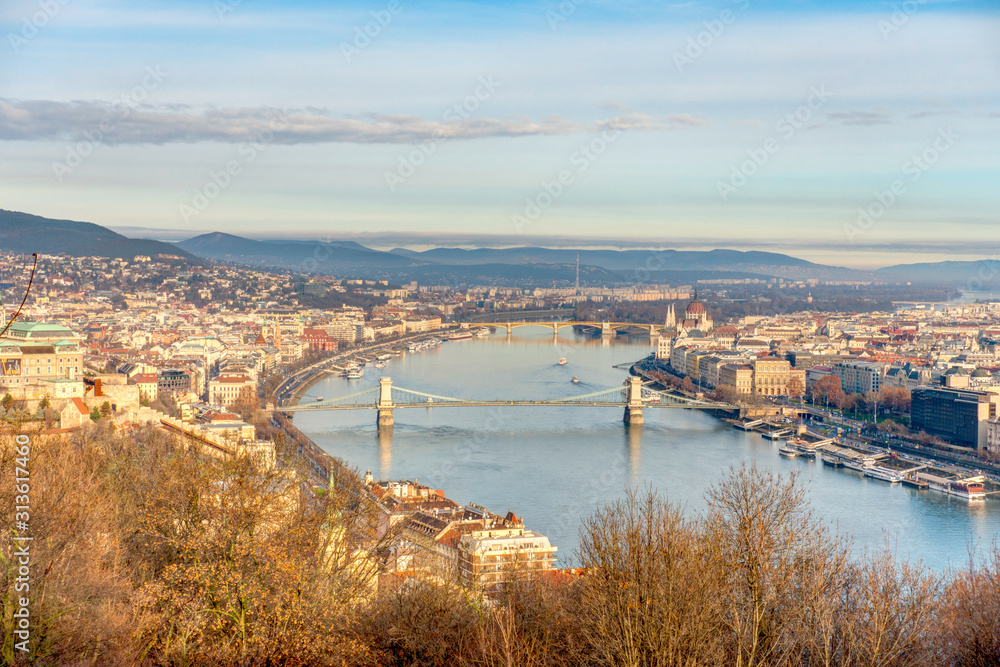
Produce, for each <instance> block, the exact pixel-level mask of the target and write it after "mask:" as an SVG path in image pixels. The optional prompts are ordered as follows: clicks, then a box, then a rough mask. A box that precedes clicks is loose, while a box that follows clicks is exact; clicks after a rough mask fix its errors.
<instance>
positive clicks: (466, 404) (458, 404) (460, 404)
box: [274, 401, 736, 412]
mask: <svg viewBox="0 0 1000 667" xmlns="http://www.w3.org/2000/svg"><path fill="white" fill-rule="evenodd" d="M500 405H508V406H512V407H566V406H576V407H585V408H624V407H625V406H627V405H628V403H626V402H625V401H617V402H615V401H440V402H432V403H427V402H421V403H394V404H393V405H392V407H391V408H390V409H392V410H399V409H401V408H483V407H492V406H500ZM642 408H643V409H644V410H645V409H647V408H651V409H656V408H682V409H688V410H690V409H697V410H735V409H736V406H733V405H727V404H724V403H663V402H660V403H644V404H643V406H642ZM377 409H379V406H378V405H376V404H374V403H363V404H358V405H295V406H289V407H285V408H274V410H275V411H276V412H302V411H305V410H377Z"/></svg>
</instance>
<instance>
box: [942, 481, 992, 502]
mask: <svg viewBox="0 0 1000 667" xmlns="http://www.w3.org/2000/svg"><path fill="white" fill-rule="evenodd" d="M948 493H949V494H950V495H953V496H958V497H959V498H965V499H966V500H985V499H986V492H985V490H984V488H983V485H982V484H981V483H980V482H951V483H949V484H948Z"/></svg>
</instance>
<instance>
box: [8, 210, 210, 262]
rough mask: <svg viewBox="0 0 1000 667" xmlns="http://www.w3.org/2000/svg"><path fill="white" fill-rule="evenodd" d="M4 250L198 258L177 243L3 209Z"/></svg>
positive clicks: (26, 252)
mask: <svg viewBox="0 0 1000 667" xmlns="http://www.w3.org/2000/svg"><path fill="white" fill-rule="evenodd" d="M0 248H2V249H3V250H8V251H12V252H19V253H24V254H29V255H30V254H31V253H33V252H37V253H38V254H40V255H59V254H66V255H71V256H74V257H88V256H89V257H116V258H125V259H131V258H132V257H135V256H136V255H147V256H149V257H155V256H156V255H176V256H179V257H181V258H183V259H185V260H188V261H197V258H196V257H195V256H194V255H191V254H190V253H188V252H187V251H186V250H183V249H180V248H178V247H177V246H176V245H174V244H173V243H164V242H162V241H150V240H147V239H130V238H128V237H127V236H122V235H121V234H118V233H117V232H113V231H111V230H110V229H108V228H107V227H101V226H100V225H95V224H93V223H91V222H78V221H76V220H52V219H49V218H43V217H41V216H38V215H31V214H30V213H20V212H18V211H6V210H3V209H0Z"/></svg>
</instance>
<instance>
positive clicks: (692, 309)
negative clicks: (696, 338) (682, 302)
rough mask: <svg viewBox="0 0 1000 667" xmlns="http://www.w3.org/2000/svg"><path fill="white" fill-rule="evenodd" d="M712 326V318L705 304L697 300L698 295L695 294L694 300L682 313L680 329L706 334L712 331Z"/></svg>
mask: <svg viewBox="0 0 1000 667" xmlns="http://www.w3.org/2000/svg"><path fill="white" fill-rule="evenodd" d="M712 326H713V324H712V316H711V315H710V314H709V312H708V308H706V307H705V304H704V303H702V302H701V300H700V299H698V293H697V292H695V295H694V299H692V300H691V303H689V304H688V307H687V310H685V311H684V319H683V320H682V321H681V323H680V328H683V329H697V330H698V331H703V332H708V331H711V330H712Z"/></svg>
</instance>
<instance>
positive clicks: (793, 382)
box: [785, 375, 806, 398]
mask: <svg viewBox="0 0 1000 667" xmlns="http://www.w3.org/2000/svg"><path fill="white" fill-rule="evenodd" d="M785 391H786V392H787V393H788V395H789V396H790V397H791V398H798V397H800V396H802V395H803V394H804V393H805V391H806V388H805V386H803V384H802V378H800V377H799V376H798V375H793V376H792V378H791V379H790V380H788V385H787V386H786V388H785Z"/></svg>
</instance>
